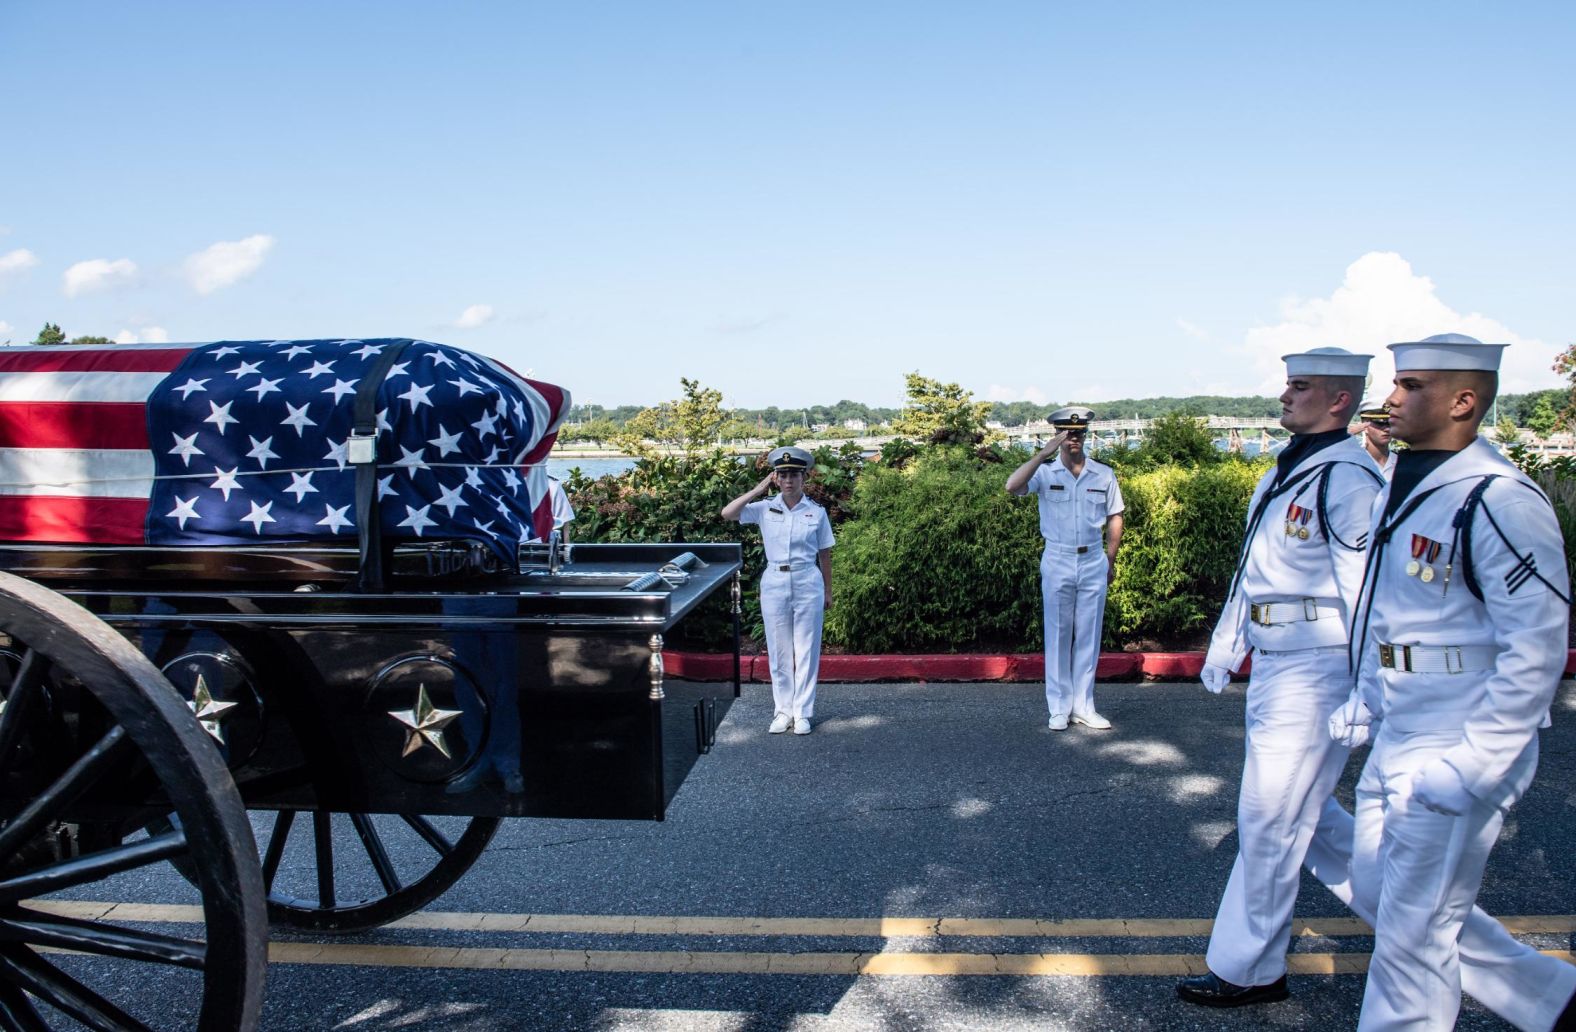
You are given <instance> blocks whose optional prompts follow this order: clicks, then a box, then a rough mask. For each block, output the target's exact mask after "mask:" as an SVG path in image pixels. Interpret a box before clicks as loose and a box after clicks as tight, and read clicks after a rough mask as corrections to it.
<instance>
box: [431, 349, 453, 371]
mask: <svg viewBox="0 0 1576 1032" xmlns="http://www.w3.org/2000/svg"><path fill="white" fill-rule="evenodd" d="M427 357H428V358H430V359H432V364H433V366H434V367H436V366H446V367H448V368H450V369H453V368H454V359H452V358H450V357H449V356H448V355H445V354H444V353H443V352H441V351H429V352H427Z"/></svg>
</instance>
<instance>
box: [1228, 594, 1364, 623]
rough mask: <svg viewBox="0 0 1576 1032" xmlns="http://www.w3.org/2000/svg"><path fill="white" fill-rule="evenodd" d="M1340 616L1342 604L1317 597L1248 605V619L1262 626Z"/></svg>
mask: <svg viewBox="0 0 1576 1032" xmlns="http://www.w3.org/2000/svg"><path fill="white" fill-rule="evenodd" d="M1340 618H1341V608H1340V606H1335V605H1331V604H1330V603H1328V602H1321V601H1320V600H1318V599H1316V598H1304V599H1298V600H1297V601H1295V602H1254V603H1252V604H1251V605H1249V606H1248V619H1249V620H1251V621H1253V622H1254V623H1256V624H1258V625H1259V626H1261V627H1268V626H1270V625H1271V624H1289V623H1305V622H1306V623H1312V622H1313V621H1314V620H1339V619H1340Z"/></svg>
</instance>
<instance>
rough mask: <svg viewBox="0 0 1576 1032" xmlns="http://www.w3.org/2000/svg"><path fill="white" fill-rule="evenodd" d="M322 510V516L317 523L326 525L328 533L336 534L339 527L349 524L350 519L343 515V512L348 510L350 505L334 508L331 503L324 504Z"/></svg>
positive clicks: (322, 525)
mask: <svg viewBox="0 0 1576 1032" xmlns="http://www.w3.org/2000/svg"><path fill="white" fill-rule="evenodd" d="M323 510H324V511H323V518H322V519H320V520H318V521H317V525H318V526H319V527H327V528H328V532H329V533H330V534H338V533H339V528H340V527H348V526H351V524H352V521H351V520H349V519H347V518H346V516H345V513H347V512H349V511H350V506H348V505H341V506H339V507H337V508H336V507H335V506H332V505H324V506H323Z"/></svg>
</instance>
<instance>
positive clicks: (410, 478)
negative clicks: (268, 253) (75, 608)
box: [0, 338, 570, 562]
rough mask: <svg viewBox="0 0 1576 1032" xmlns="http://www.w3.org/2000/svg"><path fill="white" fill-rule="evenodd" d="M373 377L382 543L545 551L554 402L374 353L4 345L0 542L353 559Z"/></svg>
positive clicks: (353, 346)
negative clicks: (267, 548)
mask: <svg viewBox="0 0 1576 1032" xmlns="http://www.w3.org/2000/svg"><path fill="white" fill-rule="evenodd" d="M390 349H392V350H390ZM385 352H387V354H385ZM396 353H397V360H396V361H393V362H392V363H390V361H389V360H390V359H391V358H395V357H396ZM380 356H382V357H381V358H380ZM378 372H383V373H384V375H383V376H382V377H381V380H380V381H379V382H377V383H376V384H375V386H376V394H375V395H373V394H372V393H371V389H370V387H369V388H364V390H365V391H366V399H365V401H364V402H363V403H362V404H363V408H364V409H365V411H367V412H369V413H371V412H375V419H376V458H377V512H378V514H379V524H380V527H381V531H382V536H383V540H385V541H415V540H429V541H430V540H470V541H476V542H480V543H482V544H483V545H485V546H487V547H488V548H489V549H491V550H492V551H493V552H495V553H496V554H498V555H499V556H500V557H501V558H503V559H504V560H505V561H507V562H512V561H513V559H514V556H515V553H516V552H517V550H518V546H519V544H520V542H522V541H529V540H535V539H539V538H544V537H546V536H547V533H548V531H549V530H550V529H551V528H552V515H551V506H550V502H549V499H548V490H547V475H546V472H545V470H544V469H543V466H542V463H543V462H544V460H545V459H546V457H547V453H548V450H549V449H550V448H551V447H552V444H553V441H554V439H555V437H556V434H557V430H558V425H559V423H560V422H561V421H562V419H563V417H564V413H565V412H566V411H567V410H568V407H569V403H570V398H569V394H568V392H567V391H564V390H562V389H561V388H558V387H554V386H552V385H551V384H545V383H539V382H536V381H533V380H527V379H525V378H524V377H521V376H519V375H518V374H516V373H515V372H513V371H512V370H510V369H509V368H508V367H507V366H504V365H503V364H502V363H499V362H496V361H494V360H492V359H490V358H486V357H483V356H481V355H474V354H471V353H469V352H465V351H462V350H460V349H458V348H451V347H446V346H444V345H442V344H433V343H430V342H428V341H420V340H407V339H403V338H384V339H375V340H272V341H220V342H217V343H213V344H120V345H114V344H112V345H104V346H89V345H63V346H58V347H13V348H0V541H13V542H41V543H42V542H49V543H59V544H95V545H105V544H108V545H143V544H146V545H160V546H170V545H195V546H202V545H243V544H258V543H261V542H267V543H270V544H277V543H278V542H280V541H325V540H328V541H336V542H340V543H344V544H354V543H355V542H356V541H357V537H358V533H359V531H358V528H357V526H356V511H357V507H356V503H355V486H356V468H355V466H354V464H353V456H352V454H351V453H352V452H353V451H355V450H356V447H355V445H354V444H353V443H352V442H351V435H352V430H353V426H354V414H355V409H356V404H357V401H356V395H357V391H358V389H363V388H361V384H362V381H363V379H364V378H368V376H369V374H372V375H371V378H372V379H373V380H377V379H378V378H377V376H376V373H378Z"/></svg>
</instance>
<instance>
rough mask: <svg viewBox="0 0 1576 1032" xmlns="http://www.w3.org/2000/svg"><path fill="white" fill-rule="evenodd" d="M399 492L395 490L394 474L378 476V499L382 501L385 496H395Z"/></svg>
mask: <svg viewBox="0 0 1576 1032" xmlns="http://www.w3.org/2000/svg"><path fill="white" fill-rule="evenodd" d="M397 494H399V492H398V491H396V490H394V474H392V473H390V474H389V475H388V476H386V477H379V478H378V501H380V502H381V501H382V500H383V499H385V498H393V497H394V496H395V495H397Z"/></svg>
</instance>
